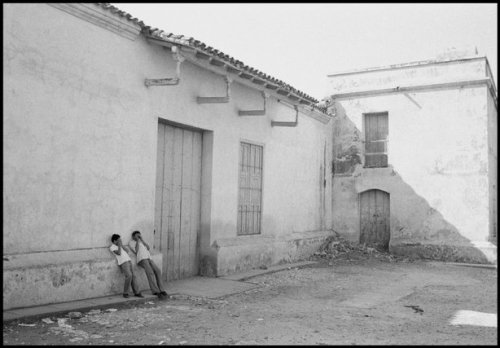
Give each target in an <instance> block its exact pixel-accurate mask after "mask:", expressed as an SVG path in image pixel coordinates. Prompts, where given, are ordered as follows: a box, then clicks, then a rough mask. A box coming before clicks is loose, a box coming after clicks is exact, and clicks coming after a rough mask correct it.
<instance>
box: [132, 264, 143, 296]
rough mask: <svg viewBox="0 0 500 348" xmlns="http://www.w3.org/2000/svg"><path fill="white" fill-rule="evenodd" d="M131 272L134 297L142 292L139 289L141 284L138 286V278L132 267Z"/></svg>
mask: <svg viewBox="0 0 500 348" xmlns="http://www.w3.org/2000/svg"><path fill="white" fill-rule="evenodd" d="M130 271H131V272H132V291H133V292H134V295H137V294H140V293H141V291H140V289H139V284H137V278H136V277H135V274H134V271H133V270H132V265H130Z"/></svg>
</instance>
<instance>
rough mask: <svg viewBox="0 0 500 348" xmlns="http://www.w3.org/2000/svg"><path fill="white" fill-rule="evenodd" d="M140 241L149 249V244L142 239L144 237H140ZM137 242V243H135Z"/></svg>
mask: <svg viewBox="0 0 500 348" xmlns="http://www.w3.org/2000/svg"><path fill="white" fill-rule="evenodd" d="M141 242H142V243H143V244H144V246H145V247H146V248H147V249H148V250H149V245H148V243H146V242H145V241H144V239H142V237H141ZM137 244H139V243H137Z"/></svg>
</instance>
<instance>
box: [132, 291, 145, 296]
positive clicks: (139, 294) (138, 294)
mask: <svg viewBox="0 0 500 348" xmlns="http://www.w3.org/2000/svg"><path fill="white" fill-rule="evenodd" d="M134 296H135V297H144V295H143V294H141V293H140V292H139V293H137V294H134Z"/></svg>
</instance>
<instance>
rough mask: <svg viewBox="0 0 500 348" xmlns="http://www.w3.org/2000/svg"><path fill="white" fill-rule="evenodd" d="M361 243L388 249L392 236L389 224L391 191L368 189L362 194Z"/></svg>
mask: <svg viewBox="0 0 500 348" xmlns="http://www.w3.org/2000/svg"><path fill="white" fill-rule="evenodd" d="M359 199H360V227H361V228H360V235H359V243H360V244H366V245H370V246H373V247H376V248H377V249H382V250H388V249H389V240H390V238H391V234H390V225H389V217H390V211H389V202H390V199H389V193H387V192H385V191H381V190H368V191H365V192H362V193H361V194H360V197H359Z"/></svg>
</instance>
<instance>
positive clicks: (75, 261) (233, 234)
mask: <svg viewBox="0 0 500 348" xmlns="http://www.w3.org/2000/svg"><path fill="white" fill-rule="evenodd" d="M3 25H4V34H3V35H4V36H3V39H4V63H3V64H4V65H3V68H4V92H3V93H4V94H3V97H4V119H3V127H4V133H3V134H4V136H3V147H4V153H3V154H4V167H3V169H4V176H3V183H4V195H3V202H4V208H3V209H4V211H3V213H4V219H3V231H4V235H3V240H4V243H3V245H4V246H3V255H4V262H3V280H4V282H3V284H4V285H3V294H4V299H3V305H4V309H9V308H16V307H25V306H33V305H40V304H47V303H55V302H64V301H70V300H75V299H83V298H91V297H97V296H104V295H108V294H115V293H119V292H120V288H121V286H122V282H123V279H122V276H121V274H120V271H119V269H118V267H117V266H116V262H115V260H114V257H113V255H112V254H111V253H110V252H109V250H108V246H109V244H110V237H111V235H112V234H114V233H118V234H120V235H121V236H122V238H123V240H124V242H125V243H126V242H128V240H129V238H130V234H131V232H132V231H134V230H140V231H141V232H142V234H143V236H144V238H145V239H146V240H147V241H149V242H150V244H151V245H153V246H154V247H153V248H154V259H155V261H156V262H157V263H158V264H161V265H162V269H163V273H164V275H165V276H166V277H168V279H169V280H173V279H180V278H184V277H189V276H192V275H196V274H202V275H208V276H220V275H224V274H228V273H231V272H235V271H239V270H244V269H248V268H253V267H258V266H261V265H271V264H276V263H278V262H281V261H288V260H293V259H296V258H300V257H302V256H304V255H308V254H309V253H310V252H312V251H313V250H314V248H315V247H316V246H318V245H319V243H321V241H323V240H324V239H325V238H326V237H327V236H328V235H330V234H331V233H332V230H331V228H332V208H331V203H332V202H331V197H332V195H331V183H332V175H331V163H332V157H331V156H332V154H331V151H330V149H331V146H332V145H331V143H332V128H331V123H329V122H330V118H331V117H330V116H329V115H327V114H326V112H325V110H324V109H321V108H319V107H318V106H317V105H316V103H317V100H315V99H314V98H312V97H310V96H308V95H307V94H305V93H303V92H301V91H299V90H297V89H295V88H293V87H291V86H289V85H287V84H286V83H284V82H282V81H279V80H277V79H274V78H273V77H271V76H269V75H267V74H264V73H262V72H260V71H257V70H256V69H253V68H251V67H249V66H246V65H245V64H243V63H242V62H240V61H238V60H236V59H234V58H231V57H229V56H227V55H225V54H224V53H222V52H219V51H217V50H215V49H214V48H211V47H209V46H206V45H205V44H204V43H201V42H198V41H196V40H194V39H190V38H186V37H183V36H175V35H172V34H167V33H164V32H161V31H160V30H158V29H154V28H151V27H148V26H146V25H145V24H144V23H142V22H141V21H139V20H137V19H135V18H133V17H132V16H130V15H128V14H126V13H124V12H121V11H119V10H118V9H116V8H114V7H112V6H109V5H104V4H83V3H80V4H78V3H74V4H4V24H3ZM137 273H138V274H140V275H141V286H142V287H143V288H144V289H147V282H146V281H145V276H144V272H143V271H142V269H138V270H137Z"/></svg>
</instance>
